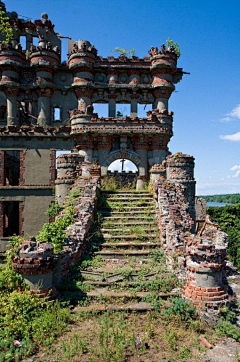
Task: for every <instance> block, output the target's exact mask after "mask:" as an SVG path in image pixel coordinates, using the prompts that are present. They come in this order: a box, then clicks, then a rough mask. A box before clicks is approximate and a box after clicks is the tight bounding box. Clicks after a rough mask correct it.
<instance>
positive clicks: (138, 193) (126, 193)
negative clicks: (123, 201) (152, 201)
mask: <svg viewBox="0 0 240 362" xmlns="http://www.w3.org/2000/svg"><path fill="white" fill-rule="evenodd" d="M144 194H145V195H150V194H149V192H148V191H146V190H139V191H135V190H133V191H130V190H129V191H104V190H103V191H101V195H144Z"/></svg>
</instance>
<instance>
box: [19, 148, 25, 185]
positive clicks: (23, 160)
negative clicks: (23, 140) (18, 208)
mask: <svg viewBox="0 0 240 362" xmlns="http://www.w3.org/2000/svg"><path fill="white" fill-rule="evenodd" d="M24 162H25V152H24V151H20V174H19V186H24V185H25V180H24V172H25V167H24Z"/></svg>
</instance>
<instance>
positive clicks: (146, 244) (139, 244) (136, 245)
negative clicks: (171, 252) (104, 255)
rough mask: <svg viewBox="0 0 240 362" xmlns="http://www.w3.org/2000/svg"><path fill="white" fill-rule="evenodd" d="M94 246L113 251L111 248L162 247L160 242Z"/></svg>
mask: <svg viewBox="0 0 240 362" xmlns="http://www.w3.org/2000/svg"><path fill="white" fill-rule="evenodd" d="M93 245H99V246H101V250H104V249H111V248H113V249H114V248H116V249H118V248H125V249H134V248H135V249H145V248H150V247H151V248H157V247H159V248H160V247H161V244H160V243H159V242H158V243H157V242H156V243H153V242H147V243H143V242H138V243H136V242H135V243H133V242H128V243H109V242H107V243H104V244H101V243H94V244H93Z"/></svg>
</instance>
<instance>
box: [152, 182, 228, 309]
mask: <svg viewBox="0 0 240 362" xmlns="http://www.w3.org/2000/svg"><path fill="white" fill-rule="evenodd" d="M186 191H187V190H186V186H184V185H183V184H180V183H178V182H175V183H170V182H169V181H168V180H164V179H162V180H160V181H155V182H154V196H155V199H156V201H157V205H158V209H159V228H160V232H161V241H162V243H163V247H164V249H165V251H166V254H167V257H168V261H169V264H170V266H171V267H173V266H174V267H176V263H175V262H176V259H177V261H178V265H177V270H178V275H179V277H180V278H181V279H185V280H186V285H185V286H184V288H183V296H184V297H185V298H187V299H190V300H191V301H193V303H194V304H195V306H196V307H203V306H204V307H205V308H206V309H207V310H213V311H214V310H215V309H217V308H218V307H219V306H221V305H223V304H226V303H227V302H228V294H227V287H226V275H225V267H226V257H227V245H228V238H227V234H226V233H224V232H222V231H221V230H220V228H219V226H218V225H216V224H214V223H212V222H211V221H210V220H209V217H208V215H207V216H206V220H205V223H204V225H203V226H202V228H201V231H200V232H199V233H198V234H197V235H196V234H193V233H191V229H192V225H193V220H192V218H191V216H190V214H189V209H190V207H189V202H188V198H187V193H186ZM174 264H175V265H174Z"/></svg>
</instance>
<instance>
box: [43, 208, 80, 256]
mask: <svg viewBox="0 0 240 362" xmlns="http://www.w3.org/2000/svg"><path fill="white" fill-rule="evenodd" d="M51 208H52V206H51V207H50V209H51ZM65 211H66V213H65V214H64V215H63V216H62V215H61V216H59V217H57V218H56V220H55V221H54V222H51V223H49V222H48V223H45V224H44V225H43V227H42V230H41V231H40V232H39V234H38V235H37V236H36V240H37V241H45V242H46V243H49V244H53V246H54V252H55V253H59V252H60V251H61V250H62V249H63V244H64V242H65V240H66V236H65V229H66V228H67V227H68V226H69V225H71V224H72V223H73V222H74V219H73V215H74V208H73V206H68V207H66V208H65ZM48 214H49V215H50V214H51V213H50V212H49V213H48Z"/></svg>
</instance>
